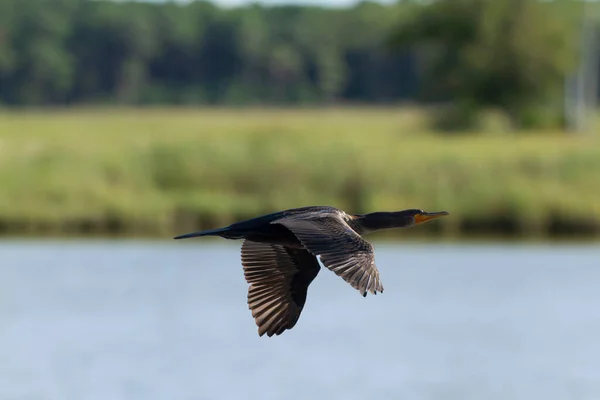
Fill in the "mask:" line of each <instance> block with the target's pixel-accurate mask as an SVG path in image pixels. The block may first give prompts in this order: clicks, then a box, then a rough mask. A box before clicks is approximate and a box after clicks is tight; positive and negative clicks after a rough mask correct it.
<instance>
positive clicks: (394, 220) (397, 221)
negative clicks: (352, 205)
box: [349, 212, 409, 235]
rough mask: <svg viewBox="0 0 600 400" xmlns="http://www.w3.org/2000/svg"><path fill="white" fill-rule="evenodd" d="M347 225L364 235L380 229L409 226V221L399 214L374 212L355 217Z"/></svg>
mask: <svg viewBox="0 0 600 400" xmlns="http://www.w3.org/2000/svg"><path fill="white" fill-rule="evenodd" d="M349 223H350V226H351V227H352V229H354V230H355V231H356V232H358V233H359V234H361V235H365V234H367V233H371V232H375V231H378V230H381V229H390V228H400V227H404V226H407V225H408V224H409V221H408V220H407V219H406V218H405V217H403V216H402V215H401V213H399V212H374V213H369V214H361V215H355V216H354V219H353V220H352V221H351V222H349Z"/></svg>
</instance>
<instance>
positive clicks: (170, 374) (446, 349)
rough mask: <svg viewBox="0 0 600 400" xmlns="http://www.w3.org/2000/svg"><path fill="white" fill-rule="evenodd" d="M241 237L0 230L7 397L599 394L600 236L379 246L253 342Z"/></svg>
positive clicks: (320, 284) (0, 388)
mask: <svg viewBox="0 0 600 400" xmlns="http://www.w3.org/2000/svg"><path fill="white" fill-rule="evenodd" d="M239 245H240V243H239V242H237V243H236V242H231V243H229V242H224V241H221V242H208V244H206V242H201V241H189V242H185V243H184V242H175V241H173V242H171V241H165V242H147V243H146V242H135V241H133V242H132V241H114V242H110V241H99V242H87V243H86V242H19V241H4V242H0V254H1V256H2V258H1V264H0V360H1V361H0V399H1V400H17V399H19V400H21V399H23V400H71V399H73V400H108V399H110V400H121V399H128V400H153V399H161V400H162V399H165V400H187V399H189V400H192V399H194V400H204V399H207V400H212V399H218V400H229V399H231V400H242V399H260V400H270V399H291V400H296V399H298V400H300V399H302V400H304V399H345V400H350V399H365V398H380V399H399V398H401V399H415V400H425V399H440V400H451V399H457V400H458V399H460V400H467V399H474V400H475V399H477V400H488V399H502V400H505V399H523V400H532V399H544V400H554V399H556V400H558V399H560V400H563V399H598V398H600V379H599V378H600V307H599V305H600V290H599V289H600V262H599V261H600V247H592V246H585V247H584V246H556V245H554V246H549V245H548V246H540V245H536V246H491V245H488V246H482V245H479V246H467V245H464V246H462V245H461V246H458V245H450V244H446V245H405V246H392V245H384V244H376V251H377V253H376V261H377V264H378V266H379V269H380V271H381V277H382V282H383V284H384V287H385V292H384V293H383V294H382V295H377V296H371V295H369V296H367V297H366V298H363V297H362V296H360V295H359V294H358V292H356V291H355V290H354V289H352V288H351V287H350V286H349V285H348V284H346V283H345V282H344V281H343V280H341V279H340V278H338V277H337V276H335V275H334V274H333V273H332V272H330V271H328V270H326V269H322V270H321V272H320V274H319V276H318V277H317V279H316V280H315V281H314V282H313V285H312V286H311V287H310V289H309V295H308V301H307V304H306V307H305V309H304V311H303V313H302V315H301V317H300V320H299V322H298V324H297V325H296V327H295V328H294V329H293V330H291V331H286V332H285V333H284V334H283V335H282V336H279V337H272V338H268V337H266V336H264V337H262V338H259V337H258V334H257V330H256V326H255V324H254V321H253V319H252V317H251V315H250V312H249V310H248V309H247V306H246V290H247V289H246V288H247V285H246V283H245V281H244V278H243V274H242V270H241V266H240V256H239Z"/></svg>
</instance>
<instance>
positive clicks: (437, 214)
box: [415, 211, 450, 225]
mask: <svg viewBox="0 0 600 400" xmlns="http://www.w3.org/2000/svg"><path fill="white" fill-rule="evenodd" d="M446 215H450V214H449V213H448V212H447V211H439V212H432V213H428V212H424V213H421V214H417V215H415V225H417V224H421V223H423V222H425V221H429V220H430V219H434V218H440V217H445V216H446Z"/></svg>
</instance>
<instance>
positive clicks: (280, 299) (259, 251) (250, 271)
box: [242, 240, 321, 336]
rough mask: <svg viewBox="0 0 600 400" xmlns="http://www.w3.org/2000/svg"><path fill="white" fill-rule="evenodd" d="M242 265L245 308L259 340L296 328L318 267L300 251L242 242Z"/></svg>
mask: <svg viewBox="0 0 600 400" xmlns="http://www.w3.org/2000/svg"><path fill="white" fill-rule="evenodd" d="M242 265H243V267H244V277H245V278H246V281H247V282H248V283H249V284H250V287H249V288H248V308H250V311H251V312H252V316H253V317H254V320H255V322H256V325H257V326H258V334H259V336H262V335H264V334H265V333H266V334H267V335H268V336H273V335H281V334H282V333H283V332H284V331H285V330H286V329H291V328H293V327H294V325H296V322H297V321H298V318H299V317H300V313H301V312H302V308H303V307H304V303H305V302H306V292H307V290H308V286H309V285H310V283H311V282H312V281H313V279H315V277H316V276H317V274H318V273H319V270H320V269H321V266H320V265H319V262H318V261H317V258H316V257H315V256H313V255H312V254H310V253H309V252H308V251H306V250H303V249H291V248H288V247H283V246H280V245H275V244H268V243H258V242H252V241H249V240H245V241H244V243H243V244H242Z"/></svg>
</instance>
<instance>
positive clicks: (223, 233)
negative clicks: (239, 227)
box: [173, 228, 229, 239]
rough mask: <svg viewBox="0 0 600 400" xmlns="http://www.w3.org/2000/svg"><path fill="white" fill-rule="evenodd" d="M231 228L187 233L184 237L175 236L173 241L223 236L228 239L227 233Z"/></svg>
mask: <svg viewBox="0 0 600 400" xmlns="http://www.w3.org/2000/svg"><path fill="white" fill-rule="evenodd" d="M228 231H229V228H218V229H209V230H206V231H198V232H192V233H186V234H184V235H179V236H175V237H174V238H173V239H188V238H193V237H199V236H221V237H227V232H228Z"/></svg>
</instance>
